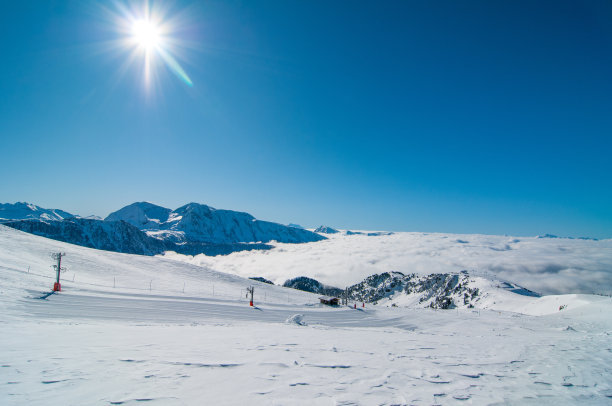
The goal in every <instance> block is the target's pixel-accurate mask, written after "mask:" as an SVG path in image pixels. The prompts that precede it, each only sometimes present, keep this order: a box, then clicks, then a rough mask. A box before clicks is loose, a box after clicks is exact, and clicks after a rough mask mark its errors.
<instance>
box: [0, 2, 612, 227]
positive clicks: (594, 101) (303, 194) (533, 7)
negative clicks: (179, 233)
mask: <svg viewBox="0 0 612 406" xmlns="http://www.w3.org/2000/svg"><path fill="white" fill-rule="evenodd" d="M117 4H123V5H127V9H129V10H131V11H132V13H134V14H137V13H138V10H139V8H140V5H141V4H142V2H135V3H121V2H119V3H117ZM158 6H163V8H164V9H165V10H166V17H167V19H169V20H170V21H173V22H174V26H173V29H174V30H173V32H172V33H171V35H170V34H168V35H169V36H171V38H172V39H173V40H174V41H175V44H176V46H172V47H168V51H169V52H171V53H172V55H173V56H174V57H175V59H176V60H177V61H178V62H179V63H180V65H181V66H182V67H183V69H184V71H185V72H186V73H187V74H188V75H189V77H190V79H191V80H192V82H193V86H188V85H186V84H185V83H184V82H183V81H181V80H179V78H178V77H177V76H176V75H175V74H174V73H173V72H172V70H171V69H169V68H168V67H167V66H166V65H164V64H163V63H161V62H159V63H157V64H155V66H154V67H153V68H154V75H155V80H154V81H153V82H152V83H151V85H150V86H149V87H148V88H147V87H146V86H145V85H144V81H143V69H142V60H140V59H141V58H137V59H136V60H135V61H134V62H133V63H132V64H127V61H128V59H129V56H130V49H129V48H128V47H126V46H125V45H123V44H121V43H120V42H119V40H121V39H125V35H126V34H125V33H122V32H120V30H119V28H120V26H121V23H120V21H122V19H125V18H120V17H119V16H121V13H120V12H119V9H120V7H116V4H113V3H111V2H87V1H45V2H37V1H29V2H11V3H10V4H5V5H3V12H2V14H1V15H0V52H1V53H0V54H1V55H2V60H3V63H2V64H1V65H0V94H2V97H1V98H0V146H1V148H2V151H3V154H2V160H0V171H1V173H2V176H1V177H0V201H2V202H15V201H28V202H32V203H36V204H39V205H41V206H43V207H50V208H62V209H64V210H67V211H70V212H74V213H77V214H82V215H88V214H97V215H101V216H105V215H107V214H108V213H109V212H111V211H114V210H116V209H118V208H120V207H122V206H124V205H126V204H129V203H132V202H134V201H143V200H146V201H151V202H154V203H157V204H160V205H163V206H166V207H170V208H176V207H178V206H180V205H182V204H184V203H187V202H191V201H195V202H200V203H206V204H209V205H211V206H213V207H218V208H227V209H234V210H241V211H248V212H250V213H251V214H253V215H255V216H256V217H258V218H260V219H265V220H272V221H278V222H281V223H289V222H293V223H299V224H302V225H304V226H317V225H319V224H327V225H331V226H335V227H340V228H352V229H384V230H404V231H424V232H434V231H439V232H464V233H488V234H513V235H535V234H543V233H552V234H558V235H572V236H583V235H585V236H592V237H599V238H610V237H612V159H611V158H610V157H611V155H612V25H611V24H610V23H609V21H610V19H611V18H612V3H610V2H609V1H583V2H575V1H573V2H565V1H495V2H491V1H435V2H432V1H385V2H374V1H350V2H348V1H347V2H342V1H334V2H328V1H302V2H298V1H269V0H266V1H257V2H254V1H202V2H180V1H176V2H171V3H168V2H165V3H161V2H157V3H154V4H153V8H156V7H158Z"/></svg>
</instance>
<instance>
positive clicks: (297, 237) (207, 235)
mask: <svg viewBox="0 0 612 406" xmlns="http://www.w3.org/2000/svg"><path fill="white" fill-rule="evenodd" d="M105 220H108V221H118V220H123V221H126V222H128V223H130V224H132V225H134V226H136V227H138V228H140V229H141V230H143V231H145V232H147V233H148V234H149V235H151V236H153V237H155V238H159V239H163V240H168V241H172V242H176V243H183V242H205V243H213V244H234V243H251V242H264V243H265V242H270V241H279V242H284V243H304V242H313V241H320V240H324V239H325V237H323V236H320V235H318V234H316V233H313V232H311V231H308V230H304V229H300V228H296V227H288V226H284V225H282V224H277V223H272V222H268V221H262V220H257V219H255V218H254V217H253V216H251V215H250V214H248V213H242V212H237V211H232V210H220V209H215V208H212V207H210V206H206V205H204V204H198V203H189V204H186V205H184V206H182V207H179V208H178V209H176V210H170V209H166V208H163V207H161V206H157V205H153V204H151V203H146V202H140V203H133V204H131V205H129V206H126V207H124V208H122V209H120V210H118V211H116V212H114V213H111V214H110V215H109V216H108V217H107V218H106V219H105Z"/></svg>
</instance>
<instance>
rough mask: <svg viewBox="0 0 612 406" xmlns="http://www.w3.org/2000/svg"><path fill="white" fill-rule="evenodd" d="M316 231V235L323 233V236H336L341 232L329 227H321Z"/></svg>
mask: <svg viewBox="0 0 612 406" xmlns="http://www.w3.org/2000/svg"><path fill="white" fill-rule="evenodd" d="M314 231H315V233H322V234H336V233H338V232H339V231H338V230H336V229H335V228H333V227H329V226H319V227H317V228H316V230H314Z"/></svg>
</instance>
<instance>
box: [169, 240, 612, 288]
mask: <svg viewBox="0 0 612 406" xmlns="http://www.w3.org/2000/svg"><path fill="white" fill-rule="evenodd" d="M367 233H368V232H364V234H362V235H346V234H344V233H338V234H328V235H327V237H328V239H327V240H324V241H318V242H314V243H308V244H300V245H291V244H280V243H276V244H273V245H274V246H275V248H274V249H272V250H267V251H249V252H246V251H245V252H236V253H233V254H231V255H226V256H216V257H209V256H205V255H197V256H195V257H192V256H185V255H177V254H175V253H166V257H167V258H172V259H177V260H181V261H185V262H188V263H192V264H196V265H203V266H210V267H212V268H214V269H217V270H219V271H223V272H228V273H232V274H235V275H240V276H253V275H257V276H262V277H264V278H266V279H269V280H271V281H273V282H275V283H277V284H282V283H283V282H285V281H286V280H287V279H290V278H295V277H298V276H307V277H310V278H314V279H316V280H318V281H319V282H321V283H324V284H326V285H331V286H336V287H340V288H344V287H345V286H348V285H353V284H355V283H358V282H361V281H362V280H363V279H365V278H366V277H367V276H369V275H372V274H377V273H382V272H389V271H399V272H402V273H404V274H410V273H419V274H431V273H453V272H459V271H461V270H464V269H465V270H468V271H469V272H470V274H471V275H482V276H486V277H488V278H489V279H491V278H496V279H501V280H508V281H512V282H514V283H517V284H519V285H521V286H523V287H525V288H527V289H530V290H533V291H535V292H538V293H542V294H566V293H598V294H612V240H610V239H608V240H600V241H593V240H578V239H548V238H544V239H542V238H537V237H508V236H495V235H478V234H474V235H472V234H440V233H435V234H431V233H406V232H398V233H393V234H391V235H384V234H382V233H381V234H380V235H378V236H372V235H370V236H368V235H367ZM370 234H372V233H370Z"/></svg>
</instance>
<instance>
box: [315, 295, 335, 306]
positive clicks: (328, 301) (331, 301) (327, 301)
mask: <svg viewBox="0 0 612 406" xmlns="http://www.w3.org/2000/svg"><path fill="white" fill-rule="evenodd" d="M319 300H320V301H321V304H324V305H328V306H338V304H339V302H340V299H339V298H337V297H331V296H321V297H320V298H319Z"/></svg>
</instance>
